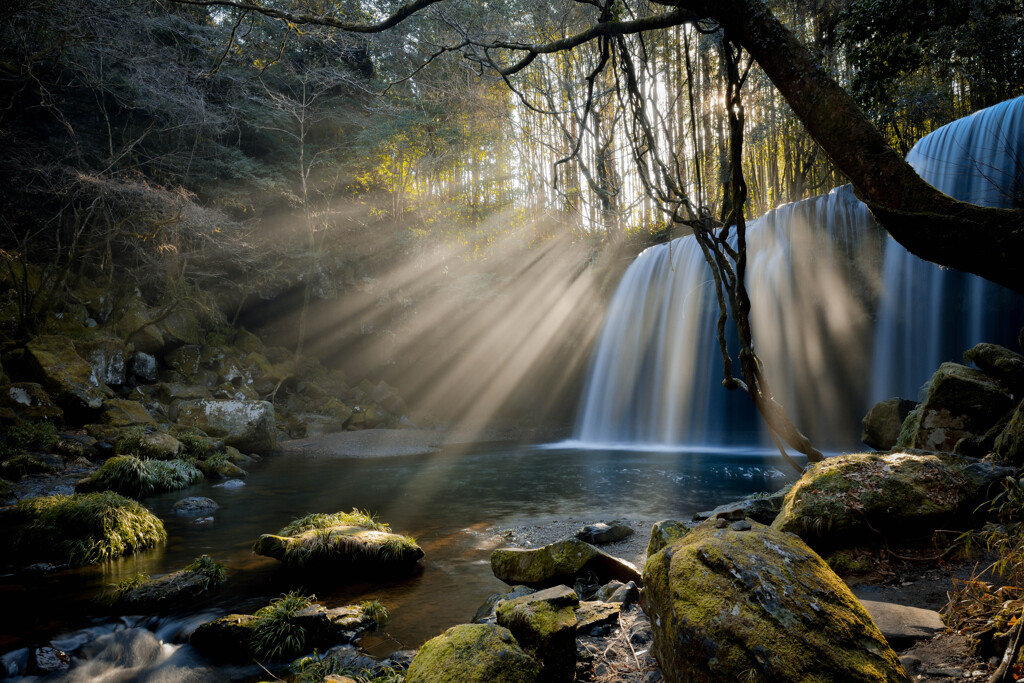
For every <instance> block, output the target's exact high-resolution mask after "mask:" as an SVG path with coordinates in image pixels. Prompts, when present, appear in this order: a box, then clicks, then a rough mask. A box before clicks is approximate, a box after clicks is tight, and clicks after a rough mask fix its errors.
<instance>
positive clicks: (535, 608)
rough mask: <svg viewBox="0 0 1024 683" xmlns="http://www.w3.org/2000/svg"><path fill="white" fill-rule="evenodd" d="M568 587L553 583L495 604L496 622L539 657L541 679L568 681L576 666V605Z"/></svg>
mask: <svg viewBox="0 0 1024 683" xmlns="http://www.w3.org/2000/svg"><path fill="white" fill-rule="evenodd" d="M579 604H580V599H579V596H578V595H577V594H576V591H574V590H572V589H571V588H569V587H568V586H555V587H553V588H547V589H544V590H541V591H537V592H536V593H531V594H529V595H524V596H521V597H518V598H513V599H511V600H505V601H502V602H499V603H498V606H497V619H498V625H499V626H504V627H505V628H507V629H508V630H509V631H511V632H512V635H513V636H515V639H516V642H518V643H519V645H520V646H522V647H523V649H525V650H526V651H527V652H529V653H531V654H533V655H534V656H535V657H536V658H537V659H538V660H540V663H541V666H542V670H541V677H540V680H544V681H569V680H572V678H573V672H574V671H575V669H576V626H577V620H576V608H577V607H579Z"/></svg>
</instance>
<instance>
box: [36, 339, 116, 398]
mask: <svg viewBox="0 0 1024 683" xmlns="http://www.w3.org/2000/svg"><path fill="white" fill-rule="evenodd" d="M25 364H26V368H27V370H28V371H29V372H30V373H31V374H32V375H33V376H34V378H35V379H36V380H37V381H38V382H39V383H40V384H42V385H43V388H44V389H45V390H46V392H47V393H48V394H49V395H50V396H51V397H53V400H54V401H56V403H57V404H58V405H60V406H61V408H63V409H64V411H65V412H71V413H74V414H83V413H89V412H96V411H98V410H99V409H100V407H101V406H102V405H103V401H104V400H105V399H108V398H112V397H113V395H114V392H113V391H111V390H110V387H108V386H107V385H106V384H104V383H103V382H102V381H101V380H100V379H99V378H97V377H96V375H95V374H94V373H93V369H92V366H90V365H89V364H88V363H87V362H86V361H85V360H83V359H82V357H81V356H79V355H78V353H77V352H76V351H75V346H74V344H72V343H71V340H70V339H68V338H67V337H61V336H59V335H52V334H48V335H40V336H38V337H35V338H34V339H32V340H31V341H30V342H28V344H26V345H25Z"/></svg>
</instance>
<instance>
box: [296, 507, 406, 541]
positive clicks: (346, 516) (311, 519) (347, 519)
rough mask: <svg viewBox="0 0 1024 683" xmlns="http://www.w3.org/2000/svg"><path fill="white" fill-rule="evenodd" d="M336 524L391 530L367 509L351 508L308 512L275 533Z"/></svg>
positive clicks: (327, 527) (298, 531)
mask: <svg viewBox="0 0 1024 683" xmlns="http://www.w3.org/2000/svg"><path fill="white" fill-rule="evenodd" d="M336 526H359V527H363V528H365V529H372V530H374V531H386V532H390V531H391V527H390V526H389V525H387V524H385V523H383V522H378V521H377V518H376V515H371V514H370V512H369V511H367V510H357V509H356V508H352V512H335V513H334V514H327V513H322V512H316V513H312V514H308V515H306V516H305V517H300V518H298V519H296V520H294V521H293V522H291V523H290V524H288V526H286V527H284V528H283V529H281V530H280V531H278V532H277V535H278V536H296V535H298V534H301V533H302V532H303V531H309V530H311V529H330V528H331V527H336Z"/></svg>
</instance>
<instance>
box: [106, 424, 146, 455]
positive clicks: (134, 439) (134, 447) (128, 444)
mask: <svg viewBox="0 0 1024 683" xmlns="http://www.w3.org/2000/svg"><path fill="white" fill-rule="evenodd" d="M145 436H146V432H145V430H143V429H142V427H125V428H124V429H122V430H121V431H120V432H118V435H117V440H116V441H115V442H114V452H115V453H117V454H118V455H134V456H140V455H142V454H143V451H144V450H145V448H146V442H145V440H144V437H145Z"/></svg>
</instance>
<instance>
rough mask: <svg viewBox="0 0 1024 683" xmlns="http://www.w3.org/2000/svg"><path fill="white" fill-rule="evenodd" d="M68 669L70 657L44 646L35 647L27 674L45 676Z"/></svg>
mask: <svg viewBox="0 0 1024 683" xmlns="http://www.w3.org/2000/svg"><path fill="white" fill-rule="evenodd" d="M70 668H71V656H70V655H68V653H66V652H64V651H63V650H58V649H57V648H55V647H51V646H49V645H46V646H43V647H37V648H35V649H34V650H33V651H32V659H31V661H30V662H29V669H28V673H29V674H35V675H37V676H46V675H48V674H58V673H64V672H65V671H67V670H68V669H70Z"/></svg>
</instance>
